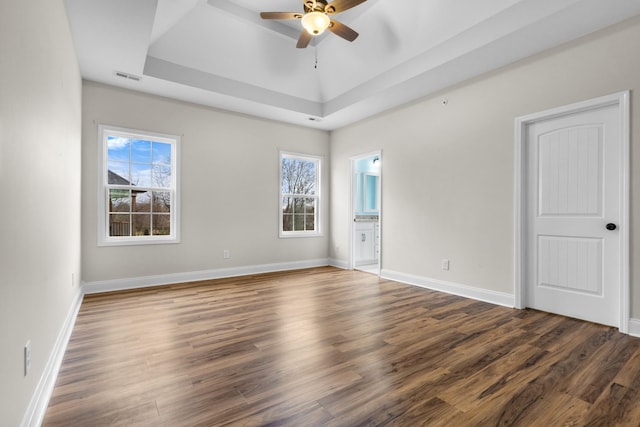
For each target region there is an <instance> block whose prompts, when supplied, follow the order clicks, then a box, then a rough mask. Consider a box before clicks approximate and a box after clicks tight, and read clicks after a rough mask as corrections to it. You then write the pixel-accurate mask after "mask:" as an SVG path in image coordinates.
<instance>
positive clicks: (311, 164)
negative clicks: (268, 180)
mask: <svg viewBox="0 0 640 427" xmlns="http://www.w3.org/2000/svg"><path fill="white" fill-rule="evenodd" d="M280 203H281V205H280V237H299V236H319V235H320V221H319V216H318V212H319V211H320V209H319V207H320V158H319V157H315V156H307V155H299V154H290V153H280Z"/></svg>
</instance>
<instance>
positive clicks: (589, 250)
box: [515, 92, 629, 333]
mask: <svg viewBox="0 0 640 427" xmlns="http://www.w3.org/2000/svg"><path fill="white" fill-rule="evenodd" d="M628 123H629V109H628V92H623V93H619V94H614V95H611V96H606V97H602V98H597V99H594V100H591V101H586V102H583V103H579V104H573V105H570V106H566V107H561V108H558V109H554V110H550V111H546V112H542V113H537V114H533V115H530V116H526V117H521V118H519V119H516V142H517V144H516V221H515V223H516V233H515V236H516V246H515V247H516V263H515V264H516V265H515V271H516V276H515V283H516V288H515V296H516V306H517V307H519V308H524V307H531V308H536V309H540V310H544V311H549V312H554V313H558V314H563V315H567V316H571V317H576V318H580V319H585V320H589V321H593V322H596V323H602V324H607V325H612V326H617V327H618V328H619V329H620V331H621V332H625V333H626V332H627V329H628V319H629V307H628V305H629V283H628V277H629V276H628V275H629V271H628V270H629V255H628V242H629V227H628V224H629V221H628V199H629V178H628V177H629V168H628V163H629V128H628ZM609 223H611V224H615V225H616V229H615V230H608V229H606V225H607V224H609Z"/></svg>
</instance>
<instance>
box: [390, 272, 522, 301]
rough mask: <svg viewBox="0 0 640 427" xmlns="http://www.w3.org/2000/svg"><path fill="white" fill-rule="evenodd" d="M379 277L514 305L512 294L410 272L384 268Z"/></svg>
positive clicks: (466, 296) (480, 299)
mask: <svg viewBox="0 0 640 427" xmlns="http://www.w3.org/2000/svg"><path fill="white" fill-rule="evenodd" d="M380 277H382V278H383V279H388V280H394V281H396V282H402V283H407V284H409V285H414V286H420V287H422V288H427V289H431V290H434V291H440V292H446V293H448V294H454V295H459V296H461V297H465V298H471V299H474V300H479V301H484V302H488V303H491V304H496V305H502V306H505V307H510V308H513V307H515V297H514V295H512V294H507V293H504V292H496V291H490V290H487V289H480V288H474V287H471V286H466V285H460V284H458V283H452V282H446V281H444V280H437V279H429V278H426V277H421V276H414V275H412V274H406V273H400V272H397V271H392V270H386V269H383V270H382V271H381V272H380Z"/></svg>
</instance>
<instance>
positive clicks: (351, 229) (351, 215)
mask: <svg viewBox="0 0 640 427" xmlns="http://www.w3.org/2000/svg"><path fill="white" fill-rule="evenodd" d="M376 156H378V158H379V159H380V170H379V172H378V235H379V241H378V244H379V251H380V252H379V253H378V276H380V273H381V271H382V163H383V162H382V150H377V151H372V152H369V153H364V154H358V155H357V156H352V157H349V219H348V221H349V223H348V224H349V270H354V269H355V268H356V261H355V237H354V236H355V230H356V223H355V221H354V215H355V211H354V210H355V206H354V203H353V198H354V197H355V194H354V191H353V187H354V184H355V183H354V176H355V171H356V162H357V161H358V160H361V159H366V158H368V157H376Z"/></svg>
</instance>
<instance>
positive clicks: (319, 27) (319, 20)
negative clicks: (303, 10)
mask: <svg viewBox="0 0 640 427" xmlns="http://www.w3.org/2000/svg"><path fill="white" fill-rule="evenodd" d="M330 22H331V21H330V19H329V17H328V16H327V15H326V14H325V13H324V12H309V13H307V14H305V15H304V16H303V17H302V26H303V27H304V29H305V30H307V32H308V33H309V34H311V35H313V36H318V35H320V34H322V33H323V32H324V30H326V29H327V28H328V27H329V24H330Z"/></svg>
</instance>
